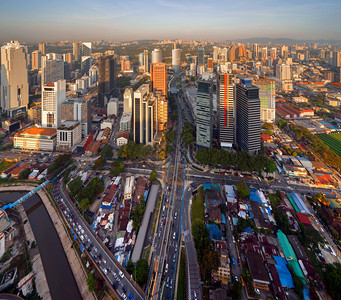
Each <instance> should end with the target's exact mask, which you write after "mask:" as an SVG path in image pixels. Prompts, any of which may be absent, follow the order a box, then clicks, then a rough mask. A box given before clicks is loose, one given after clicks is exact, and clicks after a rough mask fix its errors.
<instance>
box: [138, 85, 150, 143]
mask: <svg viewBox="0 0 341 300" xmlns="http://www.w3.org/2000/svg"><path fill="white" fill-rule="evenodd" d="M148 93H149V84H143V85H141V86H140V87H139V88H138V89H137V90H136V91H135V92H134V106H133V111H134V113H133V118H134V121H133V131H134V141H135V143H137V144H140V143H141V144H145V145H146V144H152V143H153V130H154V127H153V124H154V111H153V106H152V105H149V101H148V100H149V97H148Z"/></svg>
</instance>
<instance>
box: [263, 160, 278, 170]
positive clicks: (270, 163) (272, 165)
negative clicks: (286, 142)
mask: <svg viewBox="0 0 341 300" xmlns="http://www.w3.org/2000/svg"><path fill="white" fill-rule="evenodd" d="M265 171H266V173H274V172H276V171H277V167H276V163H275V162H274V161H273V160H272V159H269V160H268V165H267V166H266V168H265Z"/></svg>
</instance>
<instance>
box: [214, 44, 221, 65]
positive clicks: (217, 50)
mask: <svg viewBox="0 0 341 300" xmlns="http://www.w3.org/2000/svg"><path fill="white" fill-rule="evenodd" d="M219 50H220V48H218V47H217V46H213V62H218V55H219Z"/></svg>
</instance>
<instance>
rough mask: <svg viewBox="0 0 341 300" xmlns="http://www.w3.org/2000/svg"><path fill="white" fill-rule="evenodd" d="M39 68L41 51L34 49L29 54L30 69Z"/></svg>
mask: <svg viewBox="0 0 341 300" xmlns="http://www.w3.org/2000/svg"><path fill="white" fill-rule="evenodd" d="M40 68H41V52H40V50H35V51H33V52H32V54H31V70H39V69H40Z"/></svg>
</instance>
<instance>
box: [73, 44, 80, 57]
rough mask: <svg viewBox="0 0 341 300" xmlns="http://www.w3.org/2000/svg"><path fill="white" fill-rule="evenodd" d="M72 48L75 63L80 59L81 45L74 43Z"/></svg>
mask: <svg viewBox="0 0 341 300" xmlns="http://www.w3.org/2000/svg"><path fill="white" fill-rule="evenodd" d="M72 46H73V56H74V58H75V61H80V59H81V43H79V42H76V43H73V44H72Z"/></svg>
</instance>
